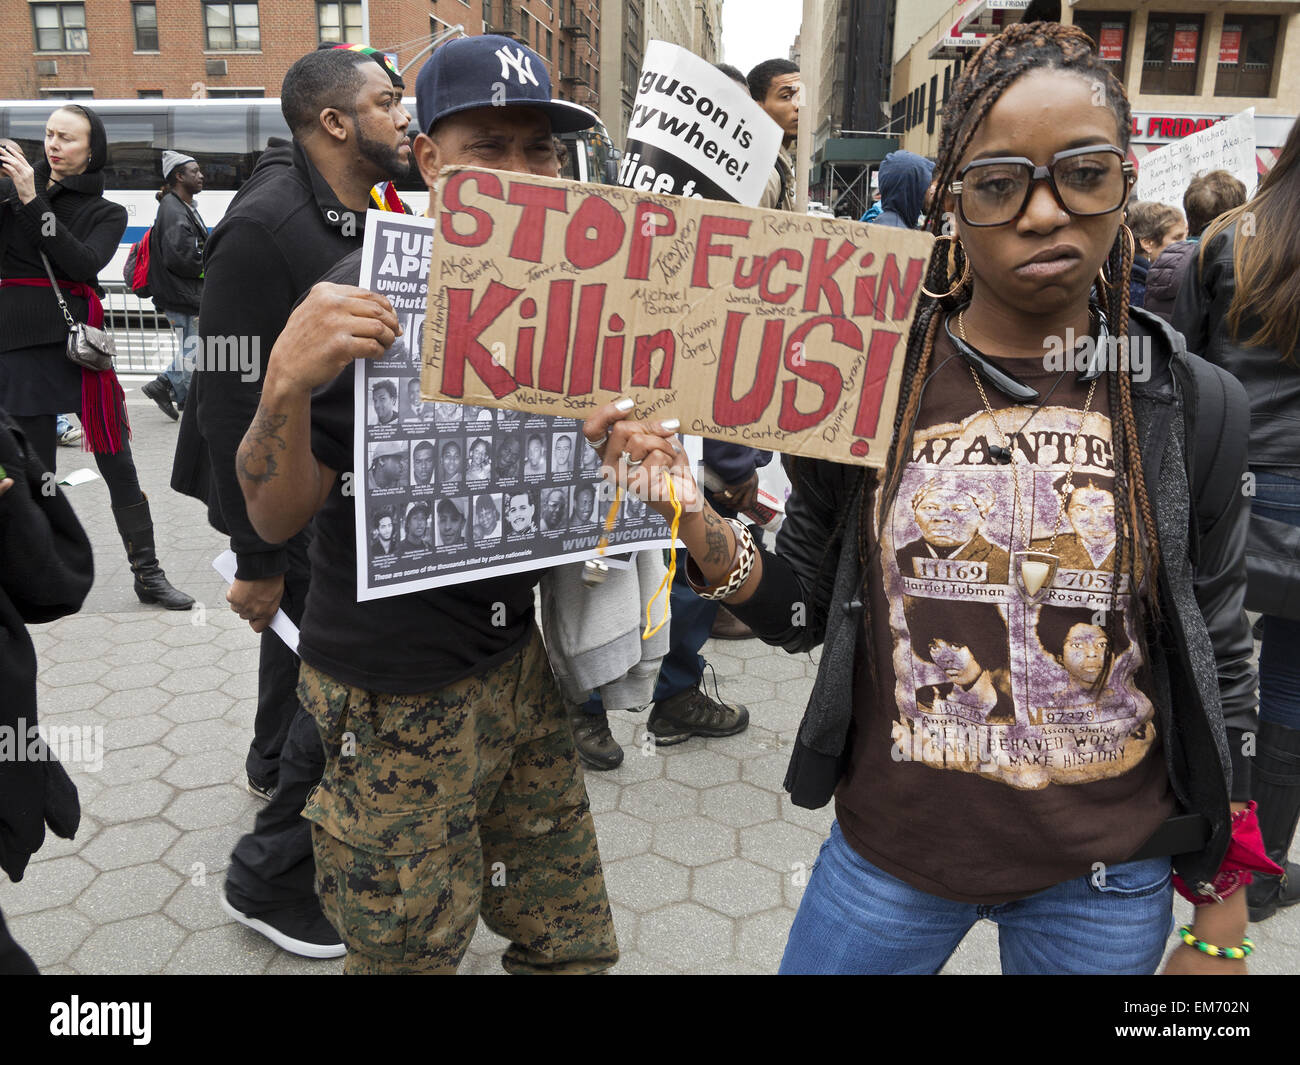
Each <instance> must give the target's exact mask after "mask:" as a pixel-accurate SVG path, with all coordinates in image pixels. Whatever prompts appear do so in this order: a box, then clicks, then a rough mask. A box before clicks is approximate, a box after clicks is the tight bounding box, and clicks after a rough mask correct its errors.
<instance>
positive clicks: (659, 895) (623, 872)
mask: <svg viewBox="0 0 1300 1065" xmlns="http://www.w3.org/2000/svg"><path fill="white" fill-rule="evenodd" d="M689 880H690V873H689V872H688V871H687V870H686V869H683V868H682V867H681V866H680V865H674V864H673V863H672V862H670V861H668V860H667V859H665V858H660V857H658V856H656V855H653V854H638V855H636V856H635V857H633V858H623V859H621V860H620V861H617V862H609V863H608V864H607V865H606V866H605V889H606V891H608V892H609V897H610V899H611V900H612V901H616V902H618V904H619V905H621V906H626V907H628V909H631V910H635V911H637V912H638V913H645V912H647V911H649V910H654V909H657V908H658V907H660V906H663V905H664V904H665V903H669V902H678V901H681V900H682V899H684V898H686V893H687V883H688V881H689Z"/></svg>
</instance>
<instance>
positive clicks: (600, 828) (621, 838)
mask: <svg viewBox="0 0 1300 1065" xmlns="http://www.w3.org/2000/svg"><path fill="white" fill-rule="evenodd" d="M596 840H597V842H598V843H599V844H600V860H601V862H602V863H607V862H614V861H618V859H620V858H628V857H631V856H632V855H633V854H644V853H645V852H646V851H648V850H649V849H650V826H649V825H648V824H646V823H645V822H644V821H640V820H638V819H637V818H635V817H631V816H629V815H628V814H625V813H621V812H620V811H618V810H614V811H611V812H610V813H607V814H602V815H601V816H600V817H599V818H598V819H597V820H596Z"/></svg>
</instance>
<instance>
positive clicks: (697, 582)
mask: <svg viewBox="0 0 1300 1065" xmlns="http://www.w3.org/2000/svg"><path fill="white" fill-rule="evenodd" d="M723 521H725V522H726V523H727V524H728V525H730V526H731V531H732V532H733V533H734V534H735V537H736V553H735V555H734V556H733V557H732V559H731V566H730V568H729V569H728V571H727V577H726V580H724V581H722V582H721V583H719V584H712V585H710V584H705V583H704V581H703V579H702V578H703V576H704V575H703V574H702V573H701V572H700V568H699V566H698V565H697V564H696V563H695V560H694V559H692V558H689V557H688V558H687V560H686V583H687V584H688V585H690V588H691V591H693V592H694V593H695V594H696V595H698V596H699V597H700V598H701V599H714V600H720V599H726V598H727V596H729V595H734V594H735V593H736V592H737V591H738V590H739V589H740V586H741V585H742V584H744V583H745V581H747V580H748V579H749V575H750V573H751V572H752V571H753V569H754V562H755V561H756V560H757V558H758V547H757V546H756V545H755V544H754V537H753V536H752V535H751V534H750V531H749V529H748V528H747V527H746V526H745V524H744V523H743V522H739V521H737V520H736V519H735V518H724V519H723Z"/></svg>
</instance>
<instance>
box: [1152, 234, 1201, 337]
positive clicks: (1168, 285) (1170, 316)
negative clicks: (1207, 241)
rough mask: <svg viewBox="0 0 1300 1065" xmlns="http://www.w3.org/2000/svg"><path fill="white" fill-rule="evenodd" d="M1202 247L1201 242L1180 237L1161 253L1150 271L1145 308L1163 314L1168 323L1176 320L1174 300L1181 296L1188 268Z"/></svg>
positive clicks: (1162, 316) (1153, 312)
mask: <svg viewBox="0 0 1300 1065" xmlns="http://www.w3.org/2000/svg"><path fill="white" fill-rule="evenodd" d="M1200 246H1201V244H1200V241H1196V240H1180V241H1178V242H1177V243H1175V244H1170V245H1169V247H1167V248H1166V249H1165V250H1164V251H1162V252H1161V253H1160V257H1159V258H1158V259H1156V261H1155V262H1153V263H1152V264H1151V269H1150V270H1148V271H1147V297H1146V302H1145V303H1144V304H1142V306H1143V308H1144V309H1145V310H1148V311H1150V312H1151V313H1152V314H1158V315H1160V317H1161V318H1163V319H1164V320H1165V321H1166V322H1171V323H1172V322H1173V320H1174V301H1175V300H1177V299H1178V290H1179V289H1180V288H1181V287H1182V284H1183V278H1184V277H1186V276H1187V268H1188V266H1190V265H1191V262H1192V260H1193V259H1194V258H1195V257H1196V249H1197V248H1199V247H1200Z"/></svg>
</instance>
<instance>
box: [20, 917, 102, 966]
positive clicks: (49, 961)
mask: <svg viewBox="0 0 1300 1065" xmlns="http://www.w3.org/2000/svg"><path fill="white" fill-rule="evenodd" d="M94 928H95V926H94V925H93V924H91V923H90V922H89V921H87V920H86V918H84V917H82V916H81V914H79V913H76V912H74V911H72V910H69V909H66V908H63V907H60V908H59V909H57V910H45V911H44V912H42V913H33V914H29V915H27V916H26V917H15V918H14V919H13V921H11V922H10V924H9V932H10V934H11V935H12V936H13V937H14V939H15V940H17V941H18V943H20V944H21V945H22V946H23V948H24V949H25V950H26V951H27V953H28V954H30V955H31V958H32V961H34V962H35V963H36V967H37V968H38V969H40V970H41V971H42V972H48V971H49V969H50V967H51V966H54V965H59V964H61V963H62V962H65V961H67V960H68V956H69V955H70V954H71V953H72V952H73V951H74V950H76V949H77V948H78V947H79V946H81V944H82V943H83V942H84V941H85V939H86V937H87V936H88V935H90V933H91V932H92V931H94Z"/></svg>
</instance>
